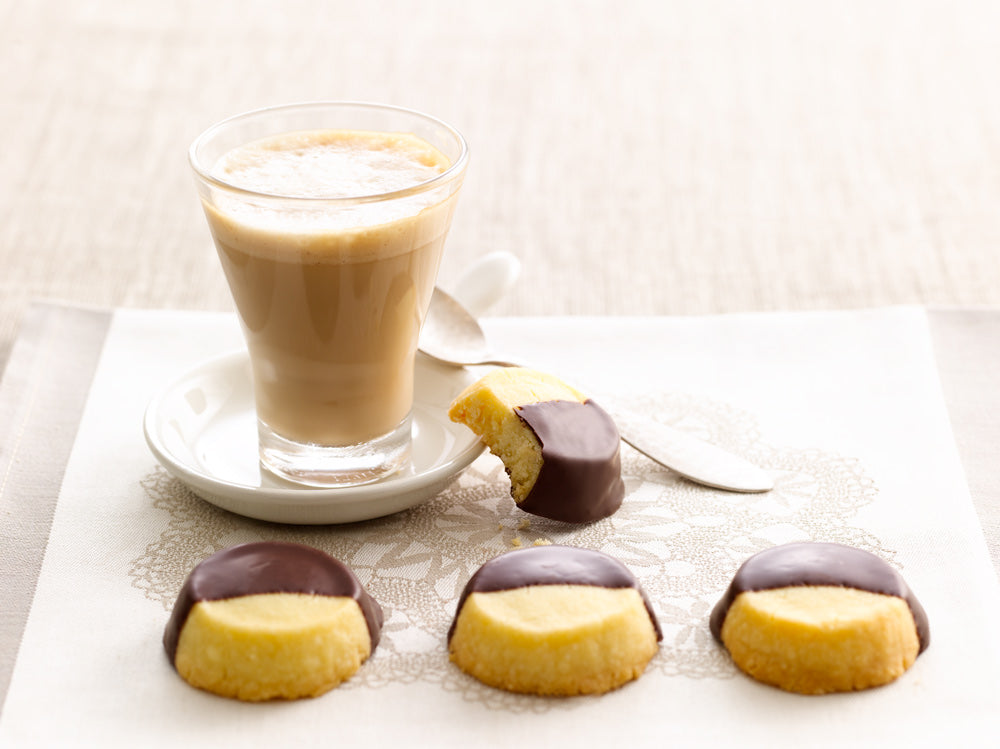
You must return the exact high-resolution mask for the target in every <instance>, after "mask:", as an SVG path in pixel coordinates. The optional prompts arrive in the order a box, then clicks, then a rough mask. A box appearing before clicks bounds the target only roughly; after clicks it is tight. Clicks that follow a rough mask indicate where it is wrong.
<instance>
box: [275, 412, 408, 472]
mask: <svg viewBox="0 0 1000 749" xmlns="http://www.w3.org/2000/svg"><path fill="white" fill-rule="evenodd" d="M257 434H258V440H259V443H260V462H261V465H262V466H263V467H264V468H266V469H267V470H268V471H270V472H271V473H273V474H275V475H277V476H279V477H281V478H283V479H286V480H288V481H293V482H295V483H296V484H305V485H306V486H316V487H335V486H358V485H360V484H370V483H372V482H373V481H378V480H379V479H382V478H385V477H386V476H389V475H390V474H393V473H395V472H396V471H398V470H400V469H401V468H403V467H404V466H406V465H409V463H410V416H407V417H406V418H405V419H403V420H402V421H401V422H400V423H399V426H397V427H396V428H395V429H393V430H392V431H391V432H389V433H388V434H384V435H382V436H381V437H376V438H375V439H373V440H369V441H368V442H362V443H360V444H357V445H347V446H345V447H331V446H329V445H316V444H312V443H309V442H295V441H294V440H289V439H287V438H285V437H282V436H281V435H279V434H276V433H275V432H274V431H273V430H272V429H271V428H270V427H269V426H268V425H267V424H265V423H264V422H262V421H260V420H258V421H257Z"/></svg>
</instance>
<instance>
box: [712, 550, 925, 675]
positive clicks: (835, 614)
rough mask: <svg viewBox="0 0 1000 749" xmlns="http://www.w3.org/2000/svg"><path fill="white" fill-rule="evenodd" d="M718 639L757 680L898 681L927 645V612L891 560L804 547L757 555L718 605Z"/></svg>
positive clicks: (859, 552) (714, 617)
mask: <svg viewBox="0 0 1000 749" xmlns="http://www.w3.org/2000/svg"><path fill="white" fill-rule="evenodd" d="M709 624H710V627H711V631H712V634H713V635H714V636H715V638H716V639H717V640H719V641H720V642H721V643H722V644H723V645H724V646H725V647H726V650H728V651H729V653H730V655H731V656H732V658H733V663H734V664H736V666H737V667H738V668H739V669H740V670H742V671H744V672H745V673H747V674H749V675H750V676H752V677H753V678H755V679H757V680H758V681H761V682H764V683H765V684H771V685H773V686H776V687H779V688H781V689H785V690H787V691H790V692H798V693H800V694H827V693H829V692H849V691H853V690H857V689H868V688H870V687H877V686H881V685H883V684H888V683H889V682H891V681H894V680H895V679H897V678H899V677H900V676H901V675H902V674H903V673H904V672H905V671H906V670H907V669H909V668H910V667H911V666H912V665H913V663H914V661H915V660H916V658H917V656H918V655H919V654H920V653H921V652H923V650H924V649H926V648H927V646H928V645H929V643H930V627H929V625H928V622H927V614H926V613H925V612H924V609H923V607H922V606H921V605H920V602H919V601H917V599H916V596H914V595H913V593H912V591H911V590H910V589H909V586H907V584H906V582H905V581H904V580H903V578H902V576H901V575H900V574H899V573H898V572H897V571H896V570H894V569H893V568H892V567H890V566H889V564H888V563H887V562H885V560H883V559H881V558H880V557H878V556H876V555H874V554H872V553H870V552H867V551H863V550H861V549H856V548H853V547H850V546H844V545H842V544H836V543H818V542H804V543H792V544H785V545H783V546H775V547H772V548H770V549H766V550H764V551H762V552H759V553H758V554H755V555H754V556H752V557H750V559H748V560H747V561H746V562H744V563H743V565H742V566H741V567H740V568H739V570H738V571H737V572H736V575H735V576H734V577H733V581H732V583H731V584H730V585H729V588H728V590H727V591H726V593H725V594H724V595H723V597H722V599H721V600H720V601H719V603H718V604H717V605H716V606H715V608H714V609H713V611H712V615H711V617H710V620H709Z"/></svg>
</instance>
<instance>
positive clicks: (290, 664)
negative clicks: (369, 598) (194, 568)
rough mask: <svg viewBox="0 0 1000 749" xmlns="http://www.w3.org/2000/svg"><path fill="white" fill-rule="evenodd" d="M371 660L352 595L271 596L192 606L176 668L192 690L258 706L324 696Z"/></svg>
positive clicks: (362, 620) (363, 625) (368, 639)
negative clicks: (201, 690)
mask: <svg viewBox="0 0 1000 749" xmlns="http://www.w3.org/2000/svg"><path fill="white" fill-rule="evenodd" d="M369 655H371V637H370V635H369V633H368V625H367V624H366V623H365V618H364V615H363V614H362V613H361V608H360V607H359V606H358V603H357V601H355V600H354V599H353V598H348V597H344V596H339V597H334V596H312V595H304V594H298V593H270V594H263V595H253V596H244V597H241V598H231V599H229V600H224V601H201V602H200V603H197V604H195V606H194V607H193V608H192V609H191V613H190V614H189V615H188V619H187V623H186V624H185V625H184V628H183V629H182V630H181V635H180V640H179V641H178V644H177V654H176V656H175V659H174V665H175V666H176V668H177V673H179V674H180V675H181V676H182V677H183V678H184V680H185V681H187V682H188V683H189V684H191V685H192V686H195V687H198V688H200V689H205V690H207V691H209V692H214V693H215V694H219V695H222V696H224V697H235V698H237V699H241V700H248V701H254V702H256V701H260V700H270V699H278V698H280V699H296V698H299V697H315V696H317V695H320V694H323V693H324V692H327V691H329V690H330V689H332V688H333V687H335V686H337V685H338V684H340V683H341V682H342V681H344V680H345V679H347V678H348V677H350V676H351V675H353V674H354V672H355V671H357V670H358V668H360V666H361V664H362V663H363V662H364V661H365V660H366V659H367V658H368V656H369Z"/></svg>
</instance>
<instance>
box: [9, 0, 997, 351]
mask: <svg viewBox="0 0 1000 749" xmlns="http://www.w3.org/2000/svg"><path fill="white" fill-rule="evenodd" d="M413 11H414V8H413V5H411V4H409V3H404V2H392V1H388V2H387V1H385V0H382V1H376V2H369V3H360V4H359V3H347V2H342V1H341V2H328V1H327V0H293V1H291V2H281V3H277V2H275V3H266V2H260V3H252V4H249V5H248V4H247V3H245V2H243V0H217V1H216V2H211V3H204V2H196V1H195V0H184V1H179V2H172V3H153V2H127V1H126V0H94V1H93V2H88V3H63V2H59V0H37V1H36V2H31V3H25V2H19V1H16V0H2V1H0V68H2V69H3V70H6V71H8V75H4V76H0V101H3V102H4V104H3V106H4V116H3V117H0V138H2V139H3V142H4V143H5V144H7V146H6V147H5V148H4V149H2V152H0V268H3V271H2V273H0V364H2V363H3V361H4V360H5V358H6V357H7V355H8V354H9V350H10V347H11V344H12V342H13V340H14V338H15V336H16V333H17V329H18V325H19V323H20V321H21V320H22V319H23V316H24V312H25V310H26V308H27V304H28V303H29V301H30V300H31V299H34V298H49V299H59V300H67V301H70V302H75V303H83V304H93V305H97V306H102V307H106V306H124V307H151V308H185V309H187V308H190V309H208V310H211V309H227V308H229V305H230V302H229V298H228V293H227V291H226V288H225V284H224V281H223V278H222V274H221V272H220V270H219V268H218V267H217V260H216V258H215V253H214V250H213V249H212V246H211V242H210V238H209V235H208V231H207V229H206V227H205V225H204V221H203V218H202V216H201V215H200V209H199V207H198V204H197V200H196V198H195V194H194V189H193V183H192V180H191V177H190V174H189V171H188V165H187V162H186V149H187V146H188V144H189V143H190V141H191V140H192V139H193V138H194V137H195V136H196V135H197V134H198V133H199V132H200V131H201V130H202V129H204V128H205V127H206V126H208V125H209V124H211V123H212V122H214V121H216V120H218V119H221V118H223V117H226V116H229V115H231V114H234V113H237V112H239V111H244V110H247V109H252V108H256V107H260V106H265V105H270V104H275V103H280V102H288V101H298V100H310V99H353V100H369V101H384V102H392V103H396V104H399V105H404V106H408V107H412V108H416V109H420V110H425V111H428V112H430V113H433V114H435V115H437V116H439V117H441V118H443V119H445V120H447V121H449V122H451V123H453V124H455V125H456V126H457V127H458V128H459V129H460V130H462V131H463V132H464V133H465V135H466V136H467V138H468V140H469V142H470V144H471V147H472V154H473V157H472V162H471V166H470V171H469V173H468V179H467V182H466V186H465V189H464V192H463V197H462V201H461V204H460V210H459V212H458V215H457V217H456V221H455V224H454V226H453V229H452V234H451V237H450V239H449V246H448V249H447V251H446V259H445V261H444V266H443V268H442V278H441V280H442V283H445V284H447V281H448V280H449V279H453V278H455V277H456V276H457V274H458V273H459V272H460V271H461V270H462V268H463V267H464V266H466V265H467V264H468V263H469V262H471V261H472V260H474V259H475V258H476V257H477V256H479V255H482V254H484V253H486V252H488V251H492V250H507V251H510V252H513V253H516V254H517V255H518V256H519V257H520V258H521V260H522V261H523V266H524V269H525V273H524V276H523V279H522V281H521V283H520V284H519V286H518V288H517V289H516V290H515V291H514V292H513V293H512V294H511V295H510V297H509V298H507V299H506V300H504V301H503V302H502V304H501V305H500V306H498V307H497V308H496V309H495V310H494V311H495V313H496V314H500V315H557V314H558V315H563V314H570V315H575V314H596V315H628V314H654V315H659V314H665V315H674V314H703V313H723V312H733V311H745V310H772V309H791V310H796V309H815V308H857V307H866V306H880V305H893V304H905V303H916V304H926V305H959V306H977V305H987V306H993V305H997V304H1000V262H998V256H997V248H998V247H1000V211H998V210H997V206H998V205H1000V98H998V97H997V96H996V90H995V86H996V76H995V75H994V73H993V72H992V71H996V70H1000V45H997V44H995V30H996V29H997V28H1000V4H995V3H972V2H965V3H958V4H955V3H945V2H924V1H920V2H875V3H848V4H842V3H825V2H757V3H735V2H733V3H726V2H655V3H654V2H635V3H626V4H624V5H623V4H622V3H620V2H605V1H595V2H583V3H581V2H575V1H572V0H565V1H561V2H546V3H536V2H534V0H509V1H508V2H504V3H486V2H465V0H423V2H422V3H421V4H420V12H419V15H416V16H415V15H414V13H413Z"/></svg>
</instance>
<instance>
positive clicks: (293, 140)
mask: <svg viewBox="0 0 1000 749" xmlns="http://www.w3.org/2000/svg"><path fill="white" fill-rule="evenodd" d="M448 165H449V162H448V159H447V158H446V157H445V156H444V154H442V153H441V152H440V151H438V150H437V149H436V148H434V147H433V146H431V145H430V144H429V143H427V141H425V140H423V139H421V138H418V137H416V136H415V135H411V134H409V133H380V132H367V131H351V130H308V131H298V132H292V133H285V134H283V135H279V136H274V137H271V138H264V139H262V140H258V141H253V142H251V143H248V144H246V145H244V146H240V147H239V148H236V149H233V150H232V151H229V152H228V153H226V154H225V155H224V156H222V158H220V159H219V161H218V162H217V163H216V164H215V166H214V167H213V168H212V171H211V174H212V176H213V177H215V178H216V179H218V180H220V181H222V182H226V183H227V184H230V185H233V186H235V187H239V188H242V189H244V190H251V191H254V192H260V193H266V194H269V195H281V196H285V197H292V198H358V197H365V196H371V195H382V194H385V193H390V192H396V191H398V190H405V189H406V188H409V187H414V186H416V185H419V184H421V183H423V182H426V181H428V180H430V179H433V178H434V177H436V176H437V175H439V174H441V173H442V172H444V171H445V170H446V169H447V168H448Z"/></svg>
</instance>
